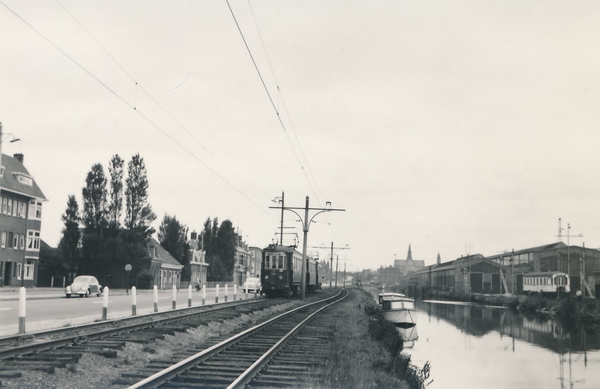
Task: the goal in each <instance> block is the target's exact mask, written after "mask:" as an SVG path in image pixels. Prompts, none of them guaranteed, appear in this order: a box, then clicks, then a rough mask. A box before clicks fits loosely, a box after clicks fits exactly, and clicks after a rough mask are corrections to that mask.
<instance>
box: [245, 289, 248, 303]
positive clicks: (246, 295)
mask: <svg viewBox="0 0 600 389" xmlns="http://www.w3.org/2000/svg"><path fill="white" fill-rule="evenodd" d="M244 300H248V289H244Z"/></svg>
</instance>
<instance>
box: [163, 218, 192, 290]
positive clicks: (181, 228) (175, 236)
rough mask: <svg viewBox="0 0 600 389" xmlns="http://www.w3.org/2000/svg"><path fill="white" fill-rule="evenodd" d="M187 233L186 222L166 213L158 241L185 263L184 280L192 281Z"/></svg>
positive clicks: (182, 276)
mask: <svg viewBox="0 0 600 389" xmlns="http://www.w3.org/2000/svg"><path fill="white" fill-rule="evenodd" d="M187 234H188V228H187V227H186V226H185V225H184V224H182V223H180V222H179V221H178V220H177V218H176V217H175V216H169V215H167V214H165V217H164V218H163V221H162V223H161V224H160V227H159V228H158V241H159V243H160V245H161V246H162V247H164V249H165V250H167V251H168V252H169V254H171V255H172V256H173V258H175V259H176V260H178V261H179V263H181V264H182V265H183V271H182V274H181V280H182V281H190V280H191V274H192V273H191V266H190V261H189V258H188V256H187V255H186V254H187V251H188V249H189V244H188V243H187Z"/></svg>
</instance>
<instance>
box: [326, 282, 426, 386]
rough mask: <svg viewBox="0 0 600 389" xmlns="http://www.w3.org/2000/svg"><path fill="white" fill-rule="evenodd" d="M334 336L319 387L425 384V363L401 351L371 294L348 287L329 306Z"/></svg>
mask: <svg viewBox="0 0 600 389" xmlns="http://www.w3.org/2000/svg"><path fill="white" fill-rule="evenodd" d="M331 315H333V317H334V323H335V324H334V326H335V338H334V340H333V342H332V345H331V348H330V355H329V362H328V363H327V366H325V367H324V371H322V372H321V374H320V376H321V382H320V383H319V385H318V386H320V387H322V388H411V389H413V388H414V389H420V388H424V387H425V383H426V381H427V380H429V372H430V368H429V364H426V366H423V367H418V366H415V365H414V364H413V363H412V362H411V359H410V355H408V354H405V353H402V348H403V341H402V339H401V337H400V334H399V333H398V331H397V330H396V328H395V326H394V325H393V324H391V323H389V322H387V321H386V320H384V319H383V316H382V315H381V312H380V311H379V308H378V307H376V304H375V301H374V300H373V297H372V296H371V295H370V294H368V293H367V292H365V291H363V290H360V289H351V290H350V295H349V296H348V297H347V298H346V301H345V302H344V303H342V304H340V305H336V306H334V307H332V312H331Z"/></svg>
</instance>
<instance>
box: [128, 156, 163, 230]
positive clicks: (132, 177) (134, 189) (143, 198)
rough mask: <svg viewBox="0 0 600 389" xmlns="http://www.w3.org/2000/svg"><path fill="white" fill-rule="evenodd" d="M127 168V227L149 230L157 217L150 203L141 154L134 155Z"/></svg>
mask: <svg viewBox="0 0 600 389" xmlns="http://www.w3.org/2000/svg"><path fill="white" fill-rule="evenodd" d="M127 168H128V169H127V173H128V176H127V180H126V183H127V189H126V190H125V197H126V199H127V210H126V215H125V226H126V227H127V228H128V229H130V230H132V229H134V228H143V229H147V228H148V227H149V226H150V223H152V222H153V221H154V219H156V215H155V214H154V212H152V208H150V204H149V203H148V178H147V174H146V165H145V164H144V159H143V158H141V157H140V155H139V154H136V155H134V156H133V158H132V159H131V161H129V164H128V165H127Z"/></svg>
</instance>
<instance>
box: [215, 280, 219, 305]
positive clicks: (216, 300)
mask: <svg viewBox="0 0 600 389" xmlns="http://www.w3.org/2000/svg"><path fill="white" fill-rule="evenodd" d="M218 302H219V284H217V286H216V287H215V304H216V303H218Z"/></svg>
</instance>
